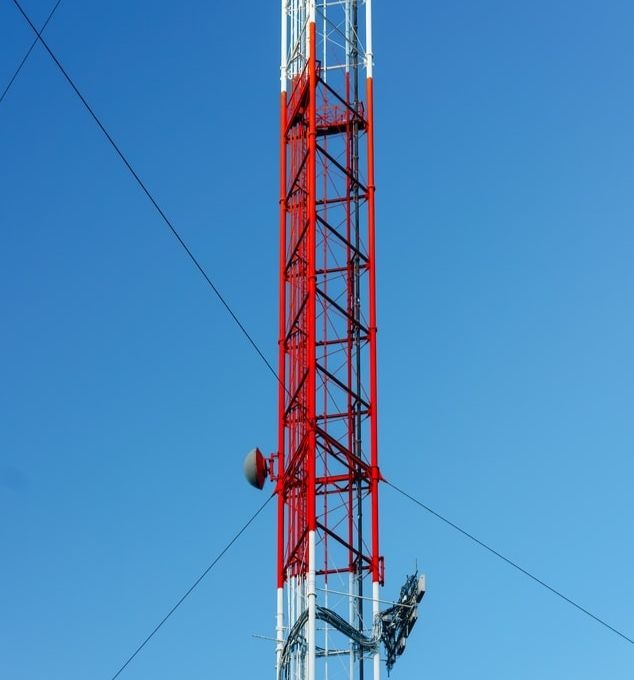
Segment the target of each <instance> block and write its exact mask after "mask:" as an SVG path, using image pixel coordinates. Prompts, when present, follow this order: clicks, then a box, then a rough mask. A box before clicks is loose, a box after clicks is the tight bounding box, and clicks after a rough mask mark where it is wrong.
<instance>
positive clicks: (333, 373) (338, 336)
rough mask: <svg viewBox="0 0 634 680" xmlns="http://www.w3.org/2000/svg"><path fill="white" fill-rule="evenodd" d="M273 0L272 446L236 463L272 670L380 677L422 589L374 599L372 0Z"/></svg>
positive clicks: (329, 677) (337, 677)
mask: <svg viewBox="0 0 634 680" xmlns="http://www.w3.org/2000/svg"><path fill="white" fill-rule="evenodd" d="M281 9H282V17H281V18H282V22H281V78H280V83H281V116H280V127H281V130H280V140H281V146H280V170H281V172H280V264H279V266H280V288H279V305H280V318H279V374H278V375H279V379H280V386H279V430H278V448H277V452H276V453H275V454H273V455H272V456H271V458H270V459H269V460H268V461H266V460H265V459H264V457H263V456H262V454H261V453H260V452H259V450H257V449H256V450H254V451H253V452H251V454H249V456H248V457H247V461H246V462H245V471H246V473H247V477H248V478H249V479H250V481H251V482H252V483H253V484H254V485H255V486H258V487H259V488H261V487H262V485H263V484H264V479H265V477H266V476H270V477H271V478H272V479H273V480H274V481H275V482H276V492H277V497H278V542H277V552H278V557H277V628H276V640H277V643H276V667H277V680H343V679H348V680H353V679H354V680H379V676H380V656H379V650H380V644H381V643H383V644H385V646H386V650H387V660H388V663H387V665H388V670H389V669H390V668H391V666H392V665H393V663H394V659H395V656H396V655H398V654H400V653H401V652H402V648H403V647H404V639H405V637H407V635H408V634H409V631H410V629H411V625H412V624H413V621H414V620H415V606H416V603H417V601H419V600H420V597H422V594H420V593H421V592H422V591H421V587H419V584H418V581H416V579H415V578H414V577H411V579H414V580H411V583H410V582H409V581H408V583H410V585H409V586H407V588H406V587H405V586H404V590H402V592H401V597H402V598H404V599H403V600H402V602H403V604H398V605H396V609H395V608H391V609H390V610H386V612H383V613H382V612H380V611H379V588H380V586H381V585H382V584H383V558H382V557H381V555H380V552H379V498H378V496H379V481H380V479H381V473H380V471H379V462H378V438H377V367H376V285H375V273H376V267H375V213H374V122H373V82H372V69H373V63H372V62H373V53H372V2H371V0H365V1H362V0H321V1H317V0H282V8H281ZM408 588H409V589H408ZM383 614H385V617H383ZM399 645H401V646H400V647H399ZM399 649H400V651H398V650H399Z"/></svg>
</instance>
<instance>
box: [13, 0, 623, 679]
mask: <svg viewBox="0 0 634 680" xmlns="http://www.w3.org/2000/svg"><path fill="white" fill-rule="evenodd" d="M24 3H25V7H26V8H27V10H28V11H29V12H30V13H31V15H32V16H33V17H34V19H35V20H36V21H37V22H38V23H41V22H42V21H43V20H44V17H45V16H46V15H47V13H48V11H49V9H50V7H51V6H52V4H53V0H49V1H47V2H44V1H43V0H24ZM375 6H376V9H375V12H376V36H375V41H376V96H377V172H378V178H377V180H378V186H379V191H378V195H377V201H378V217H379V230H380V231H379V243H378V246H379V266H380V272H379V277H378V278H379V286H380V346H379V350H380V356H379V360H380V401H381V408H382V412H381V417H380V438H381V446H382V465H383V471H384V474H385V475H386V476H387V477H389V478H390V479H391V480H393V481H394V482H395V483H397V484H400V485H401V486H403V487H405V488H406V489H407V490H409V491H411V492H413V493H415V494H416V495H418V496H419V497H420V498H421V499H422V500H424V501H425V502H426V503H428V504H429V505H431V506H432V507H434V508H436V509H437V510H439V511H440V512H442V513H444V514H446V515H447V516H448V517H449V518H451V519H453V520H455V521H456V522H458V523H459V524H461V525H462V526H464V527H465V528H466V529H468V530H469V531H472V532H473V533H475V534H476V535H477V536H479V537H480V538H481V539H483V540H485V541H487V542H489V543H491V544H492V545H494V546H495V547H497V548H498V549H500V550H501V551H503V552H504V553H506V554H507V555H508V556H509V557H511V558H513V559H515V560H517V561H518V562H520V563H521V564H522V565H524V566H525V567H526V568H528V569H530V570H532V571H534V572H535V573H537V574H538V575H539V576H540V577H541V578H543V579H544V580H546V581H548V582H549V583H552V584H553V585H554V586H556V587H558V588H560V589H561V590H563V591H564V592H565V593H566V594H568V595H569V596H571V597H573V598H575V599H577V600H578V601H580V602H581V603H582V604H583V605H585V606H587V607H588V608H589V609H591V610H593V611H595V612H596V613H597V614H599V615H600V616H603V617H605V618H606V619H607V620H609V621H610V622H611V623H613V624H614V625H615V626H617V627H619V628H621V629H623V630H624V631H625V632H626V633H627V634H629V635H630V636H632V635H634V585H633V582H632V565H633V561H634V548H633V545H632V538H631V536H632V529H631V527H632V523H633V521H634V497H633V494H632V479H633V476H634V458H633V455H632V454H633V449H634V419H633V417H632V415H633V414H632V411H633V404H634V353H633V348H634V322H633V317H632V308H633V305H632V301H633V299H634V267H633V266H632V264H633V256H634V230H633V226H634V192H633V189H632V187H633V182H634V123H633V121H634V89H633V88H632V83H633V81H634V41H633V40H632V26H633V25H634V6H633V5H632V3H631V2H628V1H625V0H612V1H611V2H608V3H606V2H600V1H599V0H576V1H574V2H573V1H572V0H563V1H559V2H552V1H550V2H546V1H545V0H537V1H535V2H531V3H519V2H508V1H507V0H482V1H481V2H466V1H463V2H458V1H454V0H443V1H442V2H441V1H439V0H433V1H432V0H429V1H426V2H387V0H382V1H381V0H377V2H376V3H375ZM247 10H248V11H247ZM278 12H279V3H276V2H249V3H246V4H245V3H234V2H222V3H221V2H208V1H206V0H205V1H203V0H192V1H191V2H188V3H174V2H165V1H164V0H159V1H157V2H129V1H128V2H124V1H123V0H113V1H112V2H108V3H92V2H91V3H87V2H78V1H77V0H63V2H62V4H61V5H60V8H59V10H58V12H57V14H56V16H55V18H54V19H53V21H52V22H51V24H50V27H49V29H48V30H47V34H46V35H47V38H48V39H49V40H50V44H51V46H52V47H53V48H54V49H55V50H56V51H57V53H58V55H59V57H60V59H61V60H62V61H63V63H64V64H65V66H66V67H67V68H68V70H69V71H70V73H71V74H72V75H73V77H74V78H75V79H76V81H77V82H78V84H79V86H80V87H81V88H82V90H83V91H84V93H85V94H86V96H87V98H88V99H89V101H90V102H91V103H92V104H93V106H94V107H95V109H96V110H97V111H98V112H99V114H100V115H101V116H102V117H103V119H104V121H105V123H106V125H107V127H108V128H109V129H110V130H111V132H112V133H113V135H114V137H115V138H116V139H117V141H118V142H119V143H120V144H121V146H122V148H123V149H124V150H125V152H126V153H127V154H128V155H129V157H130V159H131V160H132V161H133V163H134V164H135V165H136V166H137V168H138V170H139V172H140V174H141V175H142V177H143V178H144V179H145V181H146V182H147V184H148V185H149V187H150V188H151V190H152V191H153V192H154V193H155V194H156V196H157V197H158V198H159V200H160V202H161V205H162V206H163V207H164V208H165V210H166V211H167V213H168V214H169V215H170V216H171V217H172V218H173V220H174V222H175V223H176V225H177V226H178V228H179V229H180V230H181V231H182V233H183V235H184V236H185V238H186V239H187V241H188V242H189V243H190V245H191V247H192V248H193V250H194V251H195V253H196V254H197V256H198V257H199V258H200V259H201V261H202V262H203V263H204V265H205V266H206V267H207V268H208V270H209V271H210V272H211V273H212V275H213V278H214V281H215V282H216V283H217V284H218V285H219V287H220V288H221V289H222V291H223V292H224V293H225V294H226V296H227V298H228V299H229V301H230V302H231V304H232V305H233V306H234V307H235V309H236V311H237V313H238V314H239V315H240V317H241V318H242V319H243V320H244V322H245V323H246V325H247V326H248V328H249V330H250V331H251V332H252V333H253V335H254V337H255V338H256V340H257V341H258V343H260V344H261V346H262V347H263V349H264V351H265V352H266V353H267V355H268V356H270V357H271V358H272V359H273V358H274V357H275V349H276V341H275V334H276V316H277V309H276V275H277V265H276V263H277V201H276V197H277V163H278V160H277V150H278V139H277V133H278V130H277V116H278V110H277V106H278V44H279V38H278V25H279V17H278ZM0 27H1V28H0V34H1V38H2V39H1V40H0V84H2V85H3V84H4V82H5V81H6V80H7V79H8V78H9V76H10V74H11V73H12V72H13V69H14V68H15V66H16V64H17V63H18V62H19V60H20V59H21V57H22V55H23V53H24V51H25V50H26V48H27V46H28V45H29V44H30V41H31V39H32V36H31V34H30V33H29V30H28V29H27V28H26V27H25V24H24V22H23V20H22V19H21V17H20V16H19V14H18V12H17V10H16V9H15V8H14V6H13V4H12V3H11V2H9V0H5V1H4V2H1V3H0ZM0 187H1V191H0V226H1V229H0V239H1V240H0V308H1V310H2V323H1V328H2V332H1V333H0V351H1V356H2V362H1V367H2V368H1V373H0V414H1V415H0V677H2V678H3V679H4V678H6V679H7V680H58V679H63V680H86V679H87V678H90V679H91V680H92V679H94V680H97V679H105V680H108V679H109V678H111V677H112V675H113V673H114V672H115V671H116V669H117V668H118V666H119V665H120V664H121V663H122V662H123V661H124V660H125V658H126V657H127V656H128V654H129V653H131V651H132V650H133V649H134V648H135V646H136V645H137V644H138V643H139V642H140V641H141V640H142V639H143V638H144V637H145V635H146V634H147V633H148V632H149V631H150V630H151V629H152V627H153V626H154V625H155V624H156V623H157V622H158V621H159V620H160V619H161V618H162V616H163V615H164V614H165V613H166V611H167V610H168V609H169V608H170V606H171V605H172V604H173V603H174V602H175V600H176V599H177V598H178V596H179V595H180V594H181V593H182V592H183V591H184V590H185V589H186V588H187V587H188V586H189V585H190V583H191V582H192V581H193V580H194V579H195V578H196V576H197V575H198V574H199V573H200V572H201V571H202V570H203V569H204V567H205V566H206V565H207V564H208V563H209V561H210V560H211V558H212V557H213V556H214V555H215V554H216V553H217V552H218V550H219V549H220V548H221V547H222V545H223V544H224V543H225V542H226V540H227V539H228V538H230V537H231V536H232V534H233V533H234V531H235V529H236V528H237V527H238V526H239V525H240V524H241V523H242V522H243V521H244V520H245V519H246V518H247V517H248V516H249V515H250V514H251V513H252V512H253V510H255V508H256V507H257V505H258V504H259V503H260V502H261V501H262V499H263V497H262V496H261V495H258V494H257V492H255V491H254V490H253V489H251V488H249V487H247V485H246V484H245V483H244V482H243V479H242V473H241V462H242V457H243V454H244V452H246V451H247V450H248V449H250V448H251V447H252V446H254V445H259V446H260V447H262V448H263V449H264V450H267V451H270V450H272V448H273V447H274V446H275V432H276V423H275V395H276V390H275V384H274V381H273V379H272V377H271V375H270V374H268V373H267V371H266V370H265V368H264V367H263V365H262V363H261V362H260V360H259V359H258V357H257V356H256V355H255V353H254V352H253V351H252V350H251V349H250V348H249V347H248V345H247V344H246V342H245V341H244V339H243V337H241V336H240V334H239V333H238V331H237V330H236V328H235V327H234V325H233V324H232V322H231V321H230V319H229V318H228V316H227V314H226V313H225V312H224V311H223V309H222V308H221V307H220V305H219V304H218V302H217V301H216V300H215V299H214V298H213V297H211V296H210V294H209V291H208V289H207V288H206V287H205V285H203V283H202V281H201V278H200V276H199V275H198V274H197V272H196V271H194V269H193V267H192V266H191V264H190V262H188V261H187V259H186V258H185V257H184V256H183V253H182V252H181V251H180V250H179V249H178V247H177V246H176V244H175V242H174V239H173V238H172V236H170V235H169V233H168V232H167V230H166V228H165V227H164V225H163V224H162V223H161V222H160V220H159V219H158V217H157V215H156V213H155V212H154V210H153V209H152V207H151V206H150V205H149V203H148V201H147V200H146V198H145V197H144V196H143V195H142V194H141V193H140V192H139V190H138V188H137V187H136V186H135V184H134V183H133V181H132V180H131V178H130V176H129V174H128V172H127V171H126V170H125V169H124V168H123V167H122V165H121V163H120V161H119V160H118V159H117V158H116V157H115V156H114V154H113V152H112V149H111V148H110V147H109V146H108V145H107V144H106V143H105V141H104V139H103V137H102V135H101V134H100V132H99V131H98V130H97V129H96V127H95V125H94V123H93V121H92V120H91V119H90V118H89V117H88V115H87V114H86V112H85V111H84V110H83V109H82V107H81V106H80V104H79V102H78V100H77V98H76V97H75V95H74V94H73V93H72V92H71V90H70V89H69V87H68V85H67V84H66V83H65V82H64V81H63V80H62V78H61V76H60V74H59V73H58V72H57V70H56V69H55V67H54V66H53V65H52V63H51V61H50V59H49V58H48V57H47V55H46V54H45V53H44V51H43V50H42V49H41V48H37V49H36V50H34V52H33V54H32V57H31V59H30V60H29V62H28V63H27V65H26V67H25V69H24V71H23V73H22V74H21V75H20V77H19V79H18V80H17V81H16V83H15V85H14V87H13V89H12V90H11V92H10V93H9V95H8V96H7V99H6V100H5V101H4V102H3V104H2V105H1V106H0ZM272 510H273V508H272V507H270V508H269V509H268V510H267V512H266V513H265V514H264V515H263V516H262V517H261V518H260V519H259V520H258V523H257V525H256V526H255V527H253V528H252V530H251V531H249V533H248V534H247V535H246V536H245V537H244V538H243V539H242V540H241V541H240V543H239V544H238V545H237V546H235V548H234V549H233V550H232V551H231V552H230V553H229V554H228V555H227V557H226V558H225V559H224V560H223V561H222V562H221V563H220V564H219V565H218V567H217V568H216V569H215V570H214V571H213V572H212V573H211V574H210V576H209V577H208V579H207V580H206V581H205V582H204V583H203V584H202V585H201V586H200V588H199V589H198V590H197V591H196V592H195V593H194V594H193V595H192V596H191V598H190V599H189V600H188V601H187V602H186V603H185V604H184V605H183V606H182V607H181V609H180V610H179V611H178V612H177V614H175V615H174V616H173V617H172V619H171V620H170V621H169V622H168V624H167V625H166V626H165V627H164V628H163V630H162V631H161V632H160V633H159V635H158V636H157V637H156V638H155V639H154V640H153V641H152V642H151V643H150V645H149V646H148V647H147V648H146V649H145V650H144V651H143V652H142V654H141V655H140V656H139V657H138V658H137V659H136V660H135V661H134V662H133V663H132V664H131V665H130V667H129V668H128V670H127V671H126V672H125V673H124V674H123V675H122V676H121V677H122V678H129V679H130V680H135V679H151V680H167V679H170V680H171V679H173V678H188V679H203V678H262V679H266V678H270V679H272V678H273V661H274V659H273V653H272V652H273V650H272V647H271V643H269V642H266V641H262V640H258V639H254V638H253V637H252V636H251V635H252V633H258V634H263V635H271V634H272V633H273V627H274V606H275V602H274V601H275V597H274V543H273V537H274V531H275V523H274V513H273V512H272ZM382 510H383V512H382V532H383V552H384V554H385V556H386V563H387V579H388V580H387V584H386V588H385V590H384V595H385V596H386V597H387V598H389V597H392V596H394V595H395V594H396V592H397V590H398V588H399V586H400V584H401V580H402V577H403V576H404V575H405V574H406V573H407V572H408V571H411V569H412V568H413V567H414V565H415V563H416V560H418V565H419V567H420V568H421V570H423V571H425V572H426V573H427V576H428V586H429V591H428V596H427V598H426V599H425V601H424V603H423V607H422V610H421V619H420V623H419V624H418V626H417V629H416V630H415V631H414V634H413V637H412V639H411V644H410V646H409V649H408V651H407V653H406V654H405V656H403V657H402V658H401V659H400V660H399V661H398V663H397V665H396V667H395V669H394V672H393V676H392V677H393V678H394V679H395V680H418V678H433V679H434V680H444V679H447V680H449V679H452V680H453V679H455V678H469V679H483V680H484V679H487V680H489V679H491V678H496V679H503V680H508V679H509V678H512V679H513V680H535V678H540V680H551V679H552V680H554V679H557V680H560V679H561V678H575V679H576V680H586V679H588V680H590V679H592V680H596V679H597V678H609V679H610V680H620V679H625V678H631V677H632V674H633V672H634V670H633V669H634V648H633V647H632V646H631V645H628V644H627V643H626V642H624V641H623V640H621V639H619V638H617V637H616V636H614V635H612V634H610V633H608V632H607V631H606V630H604V629H602V628H601V627H600V626H598V625H597V624H595V623H593V622H592V621H591V620H589V619H588V618H586V617H583V616H582V615H580V614H579V613H578V612H576V611H575V610H573V609H572V608H571V607H569V606H567V605H565V604H564V603H562V602H561V601H559V600H557V599H555V598H554V597H553V596H552V595H550V594H549V593H547V592H545V591H544V590H542V589H540V588H538V587H537V586H535V585H534V584H532V583H531V582H529V581H528V580H526V579H525V578H523V577H522V576H520V575H518V574H517V573H515V572H513V571H512V570H510V569H509V568H508V567H507V566H506V565H504V564H503V563H501V562H500V561H499V560H496V559H495V558H493V557H491V556H490V555H488V554H486V553H484V552H483V551H482V550H481V549H479V548H477V547H475V546H474V545H472V544H470V543H469V542H467V541H466V540H465V539H463V538H462V537H460V536H459V535H457V534H455V533H453V532H452V531H451V530H450V529H448V528H446V527H445V526H443V525H442V524H440V523H439V522H438V521H437V520H435V519H433V518H432V517H430V516H428V515H426V514H424V513H423V512H422V511H420V510H419V509H417V508H416V507H415V506H413V505H411V504H410V503H409V502H408V501H406V500H404V499H402V498H400V497H398V496H397V495H396V494H395V493H394V492H393V491H392V490H391V489H389V488H384V490H383V496H382ZM331 680H332V679H331Z"/></svg>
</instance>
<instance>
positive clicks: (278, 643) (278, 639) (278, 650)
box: [275, 588, 284, 678]
mask: <svg viewBox="0 0 634 680" xmlns="http://www.w3.org/2000/svg"><path fill="white" fill-rule="evenodd" d="M276 623H277V625H276V626H275V677H276V678H279V677H280V665H281V664H280V662H281V659H282V650H283V649H284V588H278V589H277V617H276Z"/></svg>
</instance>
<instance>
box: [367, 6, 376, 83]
mask: <svg viewBox="0 0 634 680" xmlns="http://www.w3.org/2000/svg"><path fill="white" fill-rule="evenodd" d="M365 72H366V75H367V77H368V78H372V74H373V72H374V52H373V50H372V0H365Z"/></svg>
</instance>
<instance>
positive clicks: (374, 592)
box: [372, 581, 381, 680]
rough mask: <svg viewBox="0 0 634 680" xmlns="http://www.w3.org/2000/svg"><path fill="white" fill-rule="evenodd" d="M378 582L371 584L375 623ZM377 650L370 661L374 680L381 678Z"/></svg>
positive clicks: (377, 613) (379, 657) (378, 593)
mask: <svg viewBox="0 0 634 680" xmlns="http://www.w3.org/2000/svg"><path fill="white" fill-rule="evenodd" d="M379 595H380V591H379V582H378V581H373V582H372V620H373V621H376V620H377V617H378V616H379V602H380V600H379ZM379 651H380V650H379V648H378V647H377V649H376V651H375V652H374V657H373V659H372V663H373V668H374V680H380V678H381V655H380V653H379Z"/></svg>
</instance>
